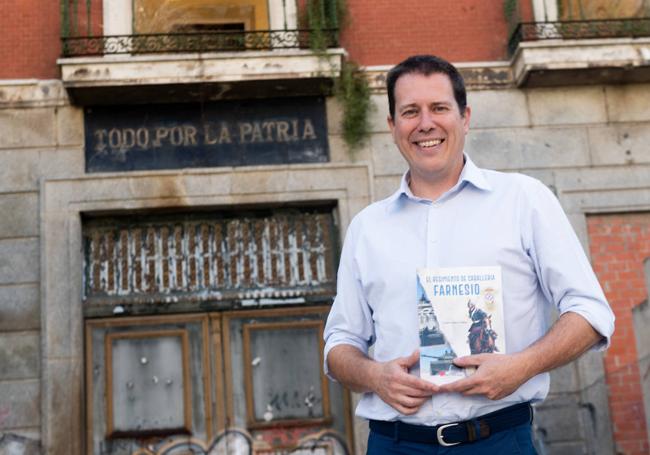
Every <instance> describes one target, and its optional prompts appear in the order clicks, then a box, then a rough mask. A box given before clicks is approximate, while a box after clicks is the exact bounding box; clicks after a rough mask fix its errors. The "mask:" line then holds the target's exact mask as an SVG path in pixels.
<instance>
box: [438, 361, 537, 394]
mask: <svg viewBox="0 0 650 455" xmlns="http://www.w3.org/2000/svg"><path fill="white" fill-rule="evenodd" d="M454 364H455V365H456V366H459V367H463V368H465V367H476V368H477V370H476V372H475V373H474V374H472V375H471V376H469V377H467V378H464V379H461V380H458V381H455V382H452V383H451V384H445V385H443V386H440V392H457V393H461V394H463V395H484V396H486V397H487V398H489V399H490V400H500V399H501V398H504V397H506V396H508V395H510V394H511V393H513V392H514V391H515V390H517V388H519V386H520V385H522V384H523V383H524V382H526V381H527V380H528V379H529V377H528V375H527V372H526V368H524V365H523V364H522V362H521V358H520V357H518V356H516V355H508V354H477V355H470V356H466V357H458V358H457V359H454Z"/></svg>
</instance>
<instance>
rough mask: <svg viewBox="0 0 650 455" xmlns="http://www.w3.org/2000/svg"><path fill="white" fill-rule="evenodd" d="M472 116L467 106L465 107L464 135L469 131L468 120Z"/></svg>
mask: <svg viewBox="0 0 650 455" xmlns="http://www.w3.org/2000/svg"><path fill="white" fill-rule="evenodd" d="M471 115H472V109H471V108H470V107H469V106H465V113H464V114H463V128H464V130H465V134H467V132H468V131H469V118H470V117H471Z"/></svg>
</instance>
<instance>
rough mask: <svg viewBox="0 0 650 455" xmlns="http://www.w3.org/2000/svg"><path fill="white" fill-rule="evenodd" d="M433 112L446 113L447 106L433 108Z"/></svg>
mask: <svg viewBox="0 0 650 455" xmlns="http://www.w3.org/2000/svg"><path fill="white" fill-rule="evenodd" d="M433 111H434V112H446V111H447V106H434V107H433Z"/></svg>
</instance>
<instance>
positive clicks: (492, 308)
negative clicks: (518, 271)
mask: <svg viewBox="0 0 650 455" xmlns="http://www.w3.org/2000/svg"><path fill="white" fill-rule="evenodd" d="M417 296H418V316H419V321H420V377H422V378H423V379H426V380H427V381H431V382H433V383H434V384H447V383H450V382H453V381H456V380H458V379H461V378H464V377H466V376H468V375H469V374H471V373H472V372H473V369H463V368H458V367H456V366H455V365H454V364H453V362H452V360H453V359H454V358H456V357H462V356H466V355H470V354H481V353H505V331H504V322H503V295H502V288H501V267H499V266H494V267H443V268H424V269H418V270H417Z"/></svg>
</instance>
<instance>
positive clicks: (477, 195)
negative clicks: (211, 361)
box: [325, 56, 614, 454]
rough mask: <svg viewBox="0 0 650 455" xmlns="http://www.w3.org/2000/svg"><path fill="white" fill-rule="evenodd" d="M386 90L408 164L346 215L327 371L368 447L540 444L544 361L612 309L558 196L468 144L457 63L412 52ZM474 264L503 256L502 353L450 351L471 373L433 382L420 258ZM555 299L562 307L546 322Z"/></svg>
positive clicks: (525, 447) (609, 318) (581, 343)
mask: <svg viewBox="0 0 650 455" xmlns="http://www.w3.org/2000/svg"><path fill="white" fill-rule="evenodd" d="M387 89H388V102H389V117H388V125H389V127H390V130H391V132H392V135H393V139H394V141H395V144H396V145H397V147H398V149H399V150H400V152H401V154H402V156H403V157H404V159H405V160H406V161H407V163H408V168H409V169H408V172H407V173H406V174H405V175H404V176H403V178H402V183H401V186H400V188H399V190H398V191H397V192H396V193H395V194H393V195H392V196H391V197H389V198H388V199H385V200H383V201H380V202H377V203H374V204H372V205H370V206H369V207H367V208H366V209H364V210H363V211H362V212H361V213H359V214H358V215H357V216H356V217H355V218H354V219H353V221H352V222H351V223H350V226H349V228H348V231H347V234H346V240H345V242H344V245H343V251H342V254H341V261H340V265H339V273H338V291H337V297H336V300H335V302H334V305H333V307H332V310H331V313H330V315H329V318H328V321H327V325H326V328H325V339H326V344H325V369H326V372H327V373H328V374H329V375H330V376H331V377H333V378H335V379H337V380H338V381H340V382H341V383H343V384H344V385H345V386H347V387H348V388H350V389H352V390H354V391H357V392H362V393H363V397H362V399H361V401H360V403H359V406H358V407H357V415H358V416H360V417H363V418H366V419H369V420H370V429H371V431H370V437H369V441H368V453H369V454H392V453H395V454H412V453H438V450H445V452H444V453H458V454H461V453H472V454H475V453H490V454H494V453H508V454H509V453H534V449H533V446H532V439H531V431H530V421H531V415H532V414H531V410H530V405H529V403H530V402H534V401H539V400H542V399H544V397H545V396H546V394H547V393H548V388H549V376H548V373H547V372H548V371H549V370H551V369H553V368H556V367H558V366H560V365H563V364H565V363H567V362H570V361H571V360H573V359H575V358H577V357H578V356H579V355H580V354H582V353H583V352H585V351H586V350H587V349H589V348H591V347H594V346H596V347H598V348H604V347H605V346H607V344H608V343H609V338H610V337H611V335H612V332H613V323H614V318H613V314H612V312H611V310H610V308H609V306H608V304H607V302H606V300H605V297H604V295H603V293H602V290H601V289H600V286H599V285H598V282H597V280H596V278H595V276H594V274H593V271H592V270H591V267H590V265H589V263H588V260H587V258H586V257H585V254H584V252H583V250H582V247H581V245H580V243H579V241H578V239H577V237H576V236H575V234H574V232H573V230H572V228H571V226H570V224H569V222H568V220H567V218H566V216H565V215H564V213H563V211H562V209H561V207H560V205H559V203H558V202H557V200H556V199H555V197H554V196H553V195H552V193H551V192H550V191H549V190H548V189H547V188H546V187H545V186H544V185H542V184H541V183H539V182H538V181H536V180H534V179H532V178H529V177H526V176H524V175H520V174H504V173H500V172H495V171H490V170H484V169H480V168H478V167H477V166H476V165H474V163H473V162H472V161H471V159H470V158H469V157H468V156H467V155H465V154H464V152H463V149H464V144H465V136H466V134H467V132H468V130H469V121H470V114H471V111H470V108H469V107H468V106H467V105H466V104H467V103H466V94H465V87H464V83H463V80H462V77H461V76H460V74H459V73H458V71H457V70H456V68H454V67H453V66H452V65H451V64H449V63H448V62H446V61H444V60H442V59H440V58H437V57H433V56H416V57H411V58H409V59H407V60H405V61H404V62H402V63H400V64H399V65H397V66H396V67H395V68H393V69H392V70H391V71H390V72H389V75H388V79H387ZM470 266H500V267H501V271H502V286H503V306H504V319H505V330H506V334H505V342H506V352H505V353H494V354H478V355H471V356H468V357H464V358H459V359H456V360H455V363H456V364H457V365H458V366H460V367H477V369H476V372H475V373H474V374H473V375H471V376H469V377H467V378H464V379H461V380H459V381H457V382H454V383H451V384H447V385H444V386H436V385H433V384H431V383H429V382H427V381H424V380H422V379H420V378H419V373H418V371H417V363H418V359H419V353H418V345H419V336H418V315H417V309H416V307H417V302H416V300H417V297H416V269H417V268H418V267H470ZM551 305H554V306H555V307H557V308H558V310H559V312H560V317H559V319H558V320H557V322H556V323H555V324H554V325H553V326H552V328H551V329H550V330H549V331H548V332H547V331H546V329H547V328H546V326H545V321H546V320H547V310H548V308H549V307H550V306H551ZM371 345H373V349H374V351H373V355H372V357H370V356H369V354H368V348H369V347H370V346H371ZM412 367H413V368H412ZM411 369H413V371H410V370H411ZM452 446H453V447H452ZM446 450H450V451H446Z"/></svg>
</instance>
